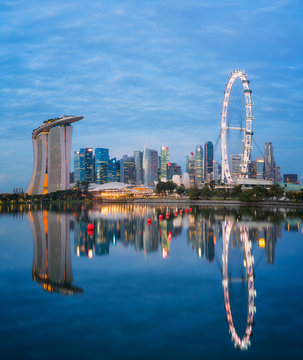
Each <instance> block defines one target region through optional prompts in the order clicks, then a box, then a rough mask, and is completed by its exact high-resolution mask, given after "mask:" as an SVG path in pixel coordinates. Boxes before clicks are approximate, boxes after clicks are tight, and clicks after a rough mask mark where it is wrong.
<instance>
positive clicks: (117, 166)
mask: <svg viewBox="0 0 303 360" xmlns="http://www.w3.org/2000/svg"><path fill="white" fill-rule="evenodd" d="M120 168H121V161H120V160H117V162H116V169H117V182H120V181H121V174H120Z"/></svg>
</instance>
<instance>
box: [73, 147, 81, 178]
mask: <svg viewBox="0 0 303 360" xmlns="http://www.w3.org/2000/svg"><path fill="white" fill-rule="evenodd" d="M78 180H79V181H80V151H79V150H77V151H74V182H77V181H78Z"/></svg>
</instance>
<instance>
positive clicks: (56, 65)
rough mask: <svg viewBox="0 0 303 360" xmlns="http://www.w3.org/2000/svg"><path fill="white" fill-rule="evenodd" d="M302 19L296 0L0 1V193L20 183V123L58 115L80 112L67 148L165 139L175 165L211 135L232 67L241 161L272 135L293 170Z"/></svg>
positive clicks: (301, 91)
mask: <svg viewBox="0 0 303 360" xmlns="http://www.w3.org/2000/svg"><path fill="white" fill-rule="evenodd" d="M302 18H303V2H302V0H254V1H251V0H186V1H185V0H120V1H118V0H110V1H105V0H90V1H85V0H65V1H62V0H43V1H39V0H1V1H0V192H12V190H13V188H14V187H23V188H24V189H26V187H27V185H28V183H29V180H30V177H31V173H32V169H33V149H32V140H31V133H32V130H33V129H34V128H36V127H38V126H39V125H40V124H41V123H42V122H43V121H44V120H47V119H49V118H52V117H56V116H60V115H62V114H73V115H81V116H84V119H83V120H81V121H80V122H78V123H75V124H74V126H73V140H72V152H73V151H74V150H77V149H79V148H81V147H94V148H96V147H106V148H109V150H110V156H111V157H117V158H120V157H122V155H123V154H133V151H134V150H137V149H143V147H144V146H146V147H148V148H152V149H156V150H158V151H160V147H161V146H163V145H166V146H169V152H170V161H171V162H178V163H180V164H181V165H182V167H183V169H184V165H185V157H186V155H189V154H190V152H191V151H194V149H195V147H196V146H197V145H199V144H202V145H204V143H205V142H206V141H209V140H210V141H212V142H213V143H214V144H215V143H216V142H217V139H218V136H219V134H220V120H221V118H220V117H221V107H222V100H223V93H224V90H225V85H226V82H227V80H228V77H229V75H230V74H231V72H232V71H233V70H234V69H243V70H244V71H245V72H246V74H247V78H248V79H249V80H250V86H251V89H252V100H253V103H254V106H253V114H254V117H255V119H254V124H253V130H254V135H253V138H254V142H255V144H257V145H255V146H254V149H253V158H254V157H256V156H260V155H261V154H260V152H258V150H257V148H258V147H259V148H260V149H261V150H263V149H264V143H265V141H272V143H273V147H274V156H275V160H276V163H277V165H280V166H281V168H282V173H297V174H299V175H300V176H303V156H302V155H303V131H302V130H303V125H302V120H303V119H302V114H303V101H302V100H303V55H302V54H303V21H302ZM216 149H217V150H216V158H217V159H218V160H219V159H220V145H219V146H217V147H216ZM184 171H185V169H184Z"/></svg>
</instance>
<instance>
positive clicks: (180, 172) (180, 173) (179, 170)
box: [177, 165, 182, 176]
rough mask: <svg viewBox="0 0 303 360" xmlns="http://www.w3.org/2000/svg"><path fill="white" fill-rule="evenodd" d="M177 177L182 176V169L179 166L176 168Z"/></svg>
mask: <svg viewBox="0 0 303 360" xmlns="http://www.w3.org/2000/svg"><path fill="white" fill-rule="evenodd" d="M177 175H180V176H182V168H181V166H180V165H178V166H177Z"/></svg>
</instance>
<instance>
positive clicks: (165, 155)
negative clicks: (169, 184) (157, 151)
mask: <svg viewBox="0 0 303 360" xmlns="http://www.w3.org/2000/svg"><path fill="white" fill-rule="evenodd" d="M168 163H169V149H168V147H167V146H162V147H161V155H160V168H161V175H160V178H161V181H166V180H167V164H168Z"/></svg>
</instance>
